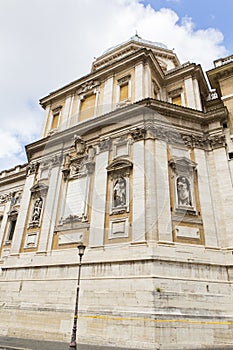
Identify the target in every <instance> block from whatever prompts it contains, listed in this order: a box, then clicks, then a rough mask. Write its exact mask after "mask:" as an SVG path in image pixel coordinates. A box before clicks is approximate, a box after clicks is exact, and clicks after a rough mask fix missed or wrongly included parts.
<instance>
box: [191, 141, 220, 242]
mask: <svg viewBox="0 0 233 350" xmlns="http://www.w3.org/2000/svg"><path fill="white" fill-rule="evenodd" d="M194 156H195V162H196V163H197V176H198V193H199V198H200V206H201V216H202V220H203V227H204V235H205V244H206V246H209V247H218V246H219V243H218V237H217V228H216V220H215V215H214V214H215V213H214V207H213V199H212V196H211V191H210V183H209V178H210V176H209V173H208V168H207V164H206V161H207V160H206V156H205V151H204V150H202V149H197V148H195V149H194Z"/></svg>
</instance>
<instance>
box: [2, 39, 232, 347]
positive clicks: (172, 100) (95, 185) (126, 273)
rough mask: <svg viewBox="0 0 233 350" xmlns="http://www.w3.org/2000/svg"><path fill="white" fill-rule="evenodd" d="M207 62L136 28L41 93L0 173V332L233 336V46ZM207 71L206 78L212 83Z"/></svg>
mask: <svg viewBox="0 0 233 350" xmlns="http://www.w3.org/2000/svg"><path fill="white" fill-rule="evenodd" d="M214 63H215V67H214V68H213V69H212V70H210V71H208V72H207V77H208V79H209V82H207V80H206V77H205V75H204V73H203V71H202V68H201V66H200V65H197V64H195V63H189V62H187V63H185V64H181V63H180V62H179V59H178V58H177V56H176V54H175V53H174V52H173V51H172V50H169V49H167V48H166V47H165V46H164V45H162V44H160V43H153V42H150V41H146V40H143V39H141V38H140V37H139V36H137V35H136V36H134V37H132V38H130V40H128V41H126V42H124V43H122V44H120V45H118V46H116V47H113V48H111V49H109V50H107V51H106V52H104V53H103V54H102V55H101V56H100V57H98V58H97V59H96V60H95V61H94V62H93V64H92V68H91V72H90V73H89V74H87V75H86V76H84V77H82V78H80V79H78V80H75V81H74V82H71V83H70V84H68V85H66V86H64V87H62V88H60V89H59V90H56V91H54V92H52V93H50V94H49V95H48V96H46V97H44V98H42V99H41V100H40V104H41V106H42V107H43V108H44V110H45V118H44V124H43V130H42V134H41V138H40V139H39V140H38V141H36V142H34V143H32V144H29V145H28V146H27V147H26V152H27V157H28V163H27V164H24V165H19V166H16V167H15V168H13V169H10V170H6V171H2V172H1V173H0V220H1V226H0V256H1V260H0V267H1V272H0V294H1V303H0V315H1V317H0V332H1V334H2V335H8V336H16V337H24V338H25V337H26V338H37V339H46V340H49V339H50V340H63V341H67V342H68V341H69V340H70V333H71V328H72V315H73V307H74V300H75V291H76V282H77V268H78V256H77V243H78V242H81V241H82V242H84V244H85V245H86V246H87V249H86V251H85V255H84V258H83V266H82V276H81V295H80V313H79V320H78V327H79V330H80V331H79V335H78V336H79V342H80V343H86V344H96V345H109V344H111V345H112V346H119V345H120V346H122V347H125V348H126V349H130V348H138V349H194V348H201V347H203V348H204V347H205V348H208V347H209V348H210V349H214V346H220V345H231V344H233V340H232V339H233V284H232V282H233V269H232V262H233V257H232V253H233V232H232V227H233V215H232V207H233V196H232V176H233V163H232V162H233V160H232V159H233V145H232V138H231V135H232V134H233V97H232V96H233V90H232V81H233V57H232V56H229V57H227V58H224V59H221V60H217V61H215V62H214ZM209 84H210V85H211V88H212V89H215V90H214V92H213V90H210V88H209V86H210V85H209Z"/></svg>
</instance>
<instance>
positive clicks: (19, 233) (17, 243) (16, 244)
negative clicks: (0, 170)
mask: <svg viewBox="0 0 233 350" xmlns="http://www.w3.org/2000/svg"><path fill="white" fill-rule="evenodd" d="M34 179H35V173H34V172H32V173H30V175H29V176H28V177H27V178H26V181H25V186H24V190H23V193H22V199H21V204H20V211H19V214H18V218H17V222H16V226H15V232H14V237H13V241H12V248H11V254H19V252H20V247H21V243H22V238H23V234H24V229H25V224H26V220H27V213H28V208H29V203H30V199H31V191H30V189H31V188H32V186H33V184H34Z"/></svg>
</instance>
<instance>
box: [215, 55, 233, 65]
mask: <svg viewBox="0 0 233 350" xmlns="http://www.w3.org/2000/svg"><path fill="white" fill-rule="evenodd" d="M230 62H233V55H230V56H227V57H224V58H220V59H218V60H216V61H214V66H215V68H216V67H220V66H223V65H224V64H227V63H230Z"/></svg>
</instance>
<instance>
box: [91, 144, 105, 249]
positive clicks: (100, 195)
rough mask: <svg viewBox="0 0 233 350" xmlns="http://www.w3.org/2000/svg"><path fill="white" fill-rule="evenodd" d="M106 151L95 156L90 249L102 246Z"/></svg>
mask: <svg viewBox="0 0 233 350" xmlns="http://www.w3.org/2000/svg"><path fill="white" fill-rule="evenodd" d="M108 152H109V151H108V150H105V151H103V152H101V153H99V154H98V155H97V156H96V165H95V178H94V186H93V197H92V203H91V208H92V210H91V223H90V237H89V245H90V247H95V246H102V245H103V244H104V229H105V228H104V222H105V208H106V195H107V194H106V190H107V170H106V168H107V166H108Z"/></svg>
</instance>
